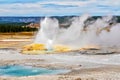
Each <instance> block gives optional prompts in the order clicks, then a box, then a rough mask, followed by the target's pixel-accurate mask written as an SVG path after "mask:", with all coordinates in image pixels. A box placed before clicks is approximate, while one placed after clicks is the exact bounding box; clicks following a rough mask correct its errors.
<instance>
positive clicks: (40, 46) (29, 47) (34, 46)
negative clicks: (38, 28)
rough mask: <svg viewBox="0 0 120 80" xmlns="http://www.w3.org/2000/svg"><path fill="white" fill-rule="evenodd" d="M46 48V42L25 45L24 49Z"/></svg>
mask: <svg viewBox="0 0 120 80" xmlns="http://www.w3.org/2000/svg"><path fill="white" fill-rule="evenodd" d="M33 50H41V51H42V50H46V48H45V45H44V44H30V45H27V46H24V47H23V51H33Z"/></svg>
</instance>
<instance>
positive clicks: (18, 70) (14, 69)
mask: <svg viewBox="0 0 120 80" xmlns="http://www.w3.org/2000/svg"><path fill="white" fill-rule="evenodd" d="M67 71H68V70H60V69H59V70H53V69H46V68H36V67H31V66H21V65H6V66H0V75H2V76H17V77H20V76H34V75H50V74H59V73H65V72H67Z"/></svg>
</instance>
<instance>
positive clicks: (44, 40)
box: [24, 14, 120, 52]
mask: <svg viewBox="0 0 120 80" xmlns="http://www.w3.org/2000/svg"><path fill="white" fill-rule="evenodd" d="M40 24H41V28H40V30H39V31H38V34H37V35H36V38H35V41H34V43H35V44H32V45H30V46H27V47H26V46H25V49H24V50H26V51H27V50H28V51H29V50H31V51H32V50H36V51H37V50H43V51H45V50H46V51H51V50H52V51H63V52H64V51H71V50H78V49H80V48H83V47H87V48H88V46H89V47H96V46H120V44H119V43H120V36H119V33H120V23H116V17H113V16H105V17H101V18H98V19H96V20H95V19H92V18H91V16H89V15H86V14H85V15H83V16H80V17H74V18H73V19H71V24H70V26H69V27H68V28H60V27H59V22H58V20H57V19H55V18H45V19H44V20H42V21H41V23H40ZM37 44H39V46H38V47H37V46H36V47H37V49H36V47H35V49H34V48H33V46H35V45H37ZM41 47H42V48H41Z"/></svg>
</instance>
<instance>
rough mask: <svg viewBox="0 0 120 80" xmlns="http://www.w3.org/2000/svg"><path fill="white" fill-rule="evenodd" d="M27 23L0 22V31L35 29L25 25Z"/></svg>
mask: <svg viewBox="0 0 120 80" xmlns="http://www.w3.org/2000/svg"><path fill="white" fill-rule="evenodd" d="M28 24H29V23H0V32H3V33H5V32H24V31H27V32H29V31H36V30H37V28H30V27H26V25H28Z"/></svg>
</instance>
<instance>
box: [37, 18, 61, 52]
mask: <svg viewBox="0 0 120 80" xmlns="http://www.w3.org/2000/svg"><path fill="white" fill-rule="evenodd" d="M40 26H41V28H40V30H39V31H38V34H37V35H36V39H35V43H42V44H45V45H46V49H47V50H52V47H53V42H54V40H55V38H56V35H57V32H58V29H59V24H58V20H56V19H51V18H45V19H44V20H42V21H41V23H40Z"/></svg>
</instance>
